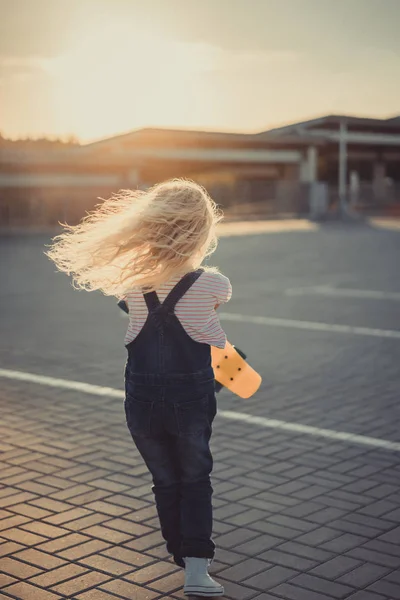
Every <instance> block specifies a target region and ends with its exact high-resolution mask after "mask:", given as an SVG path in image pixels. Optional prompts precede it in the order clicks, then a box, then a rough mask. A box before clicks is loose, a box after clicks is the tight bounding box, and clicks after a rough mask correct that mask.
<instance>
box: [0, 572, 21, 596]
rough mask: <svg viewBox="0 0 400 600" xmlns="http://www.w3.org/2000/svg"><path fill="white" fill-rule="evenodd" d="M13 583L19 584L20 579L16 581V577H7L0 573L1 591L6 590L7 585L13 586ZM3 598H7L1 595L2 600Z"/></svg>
mask: <svg viewBox="0 0 400 600" xmlns="http://www.w3.org/2000/svg"><path fill="white" fill-rule="evenodd" d="M12 583H18V579H15V577H11V576H10V575H6V574H5V573H0V590H2V589H3V588H5V587H6V586H7V585H11V584H12ZM3 598H5V596H3V595H2V594H1V593H0V600H3ZM8 598H9V596H8Z"/></svg>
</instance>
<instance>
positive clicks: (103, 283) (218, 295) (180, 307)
mask: <svg viewBox="0 0 400 600" xmlns="http://www.w3.org/2000/svg"><path fill="white" fill-rule="evenodd" d="M220 220H221V214H220V212H219V211H218V209H217V207H216V204H215V203H214V202H213V200H212V199H211V198H210V197H209V195H208V194H207V192H206V191H205V190H204V189H203V188H202V187H200V186H199V185H197V184H195V183H193V182H191V181H186V180H180V179H179V180H176V179H175V180H172V181H167V182H165V183H161V184H159V185H156V186H155V187H153V188H152V189H150V190H148V191H146V192H132V191H123V192H120V193H119V194H118V195H116V196H114V197H113V198H111V199H109V200H107V201H105V202H104V203H103V204H102V205H100V206H99V207H97V209H96V210H95V211H94V212H92V213H91V214H89V215H88V216H87V217H86V218H85V219H84V220H83V221H82V222H81V223H80V224H79V225H77V226H76V227H70V226H67V228H66V231H65V232H64V233H63V234H61V235H60V236H58V237H56V238H55V240H54V243H53V246H52V247H51V249H50V251H49V252H48V253H47V255H48V256H49V257H50V258H51V259H52V260H53V261H54V262H55V264H56V265H57V267H58V268H59V269H60V270H61V271H64V272H66V273H68V274H69V275H72V276H73V280H74V283H75V285H76V286H77V287H79V288H83V289H86V290H88V291H92V290H101V291H102V292H103V293H104V294H106V295H113V296H116V297H118V298H119V299H120V300H123V301H125V303H126V305H127V307H128V310H129V319H130V320H129V326H128V331H127V334H126V337H125V345H126V347H127V351H128V360H127V364H126V370H125V391H126V396H125V413H126V420H127V424H128V428H129V431H130V433H131V435H132V438H133V440H134V442H135V444H136V446H137V449H138V450H139V452H140V454H141V456H142V457H143V460H144V461H145V463H146V465H147V467H148V469H149V471H150V473H151V475H152V478H153V484H154V485H153V491H154V495H155V500H156V506H157V512H158V515H159V519H160V525H161V532H162V535H163V537H164V539H165V540H166V542H167V549H168V551H169V552H170V553H171V554H172V555H173V557H174V560H175V562H176V564H177V565H179V566H181V567H184V568H185V587H184V592H185V594H187V595H197V596H221V595H223V593H224V589H223V587H222V586H220V585H219V584H218V583H216V582H215V581H214V580H213V579H212V578H211V577H210V576H209V574H208V566H209V564H210V562H211V559H212V558H213V556H214V550H215V545H214V543H213V541H212V539H211V535H212V503H211V496H212V491H213V490H212V487H211V483H210V474H211V471H212V465H213V460H212V456H211V452H210V447H209V442H210V437H211V427H212V422H213V419H214V417H215V414H216V399H215V382H214V374H213V369H212V367H211V349H210V345H214V346H217V347H219V348H224V346H225V342H226V337H225V334H224V332H223V330H222V329H221V326H220V323H219V319H218V317H217V314H216V312H215V309H216V308H217V306H218V305H219V304H222V303H224V302H228V300H229V299H230V297H231V293H232V290H231V285H230V282H229V279H227V278H226V277H224V276H223V275H221V274H220V273H219V271H218V269H216V268H211V267H201V264H202V262H203V260H204V258H205V257H206V256H209V255H211V254H212V253H213V252H214V250H215V248H216V246H217V238H216V225H217V223H218V222H219V221H220Z"/></svg>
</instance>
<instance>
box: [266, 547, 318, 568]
mask: <svg viewBox="0 0 400 600" xmlns="http://www.w3.org/2000/svg"><path fill="white" fill-rule="evenodd" d="M259 558H262V559H263V560H265V561H267V562H269V563H272V564H275V565H281V566H282V567H291V568H293V569H295V570H297V571H308V570H309V569H311V568H312V567H314V566H315V565H317V564H318V563H319V561H315V560H311V559H308V558H304V557H300V556H296V555H295V554H287V553H286V552H281V550H279V549H276V548H275V549H272V550H267V552H263V553H262V554H260V556H259Z"/></svg>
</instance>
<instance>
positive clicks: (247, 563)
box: [221, 558, 273, 582]
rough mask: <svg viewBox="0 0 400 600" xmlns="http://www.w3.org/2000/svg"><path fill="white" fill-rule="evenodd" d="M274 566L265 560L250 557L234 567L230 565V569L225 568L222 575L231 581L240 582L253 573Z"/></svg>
mask: <svg viewBox="0 0 400 600" xmlns="http://www.w3.org/2000/svg"><path fill="white" fill-rule="evenodd" d="M272 566H273V565H272V564H268V563H267V562H265V561H262V560H258V559H255V558H248V559H247V560H244V561H243V562H241V563H239V564H237V565H235V566H233V567H229V569H225V570H223V571H222V572H221V576H222V577H224V578H225V579H229V580H230V581H236V582H240V581H244V580H245V579H248V578H249V577H250V576H251V575H256V574H257V573H261V572H263V571H267V570H268V569H269V568H271V567H272Z"/></svg>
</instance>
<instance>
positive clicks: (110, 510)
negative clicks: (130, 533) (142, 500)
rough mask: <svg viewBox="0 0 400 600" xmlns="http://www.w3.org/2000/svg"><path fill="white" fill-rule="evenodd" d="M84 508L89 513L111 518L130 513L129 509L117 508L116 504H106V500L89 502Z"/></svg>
mask: <svg viewBox="0 0 400 600" xmlns="http://www.w3.org/2000/svg"><path fill="white" fill-rule="evenodd" d="M86 508H87V509H89V510H91V511H96V512H99V513H104V514H106V515H110V516H113V517H119V516H121V515H126V514H127V513H129V512H130V509H129V508H125V507H123V506H118V505H117V504H112V503H111V502H107V501H106V500H97V501H95V502H90V503H89V504H86ZM147 510H148V509H147Z"/></svg>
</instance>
